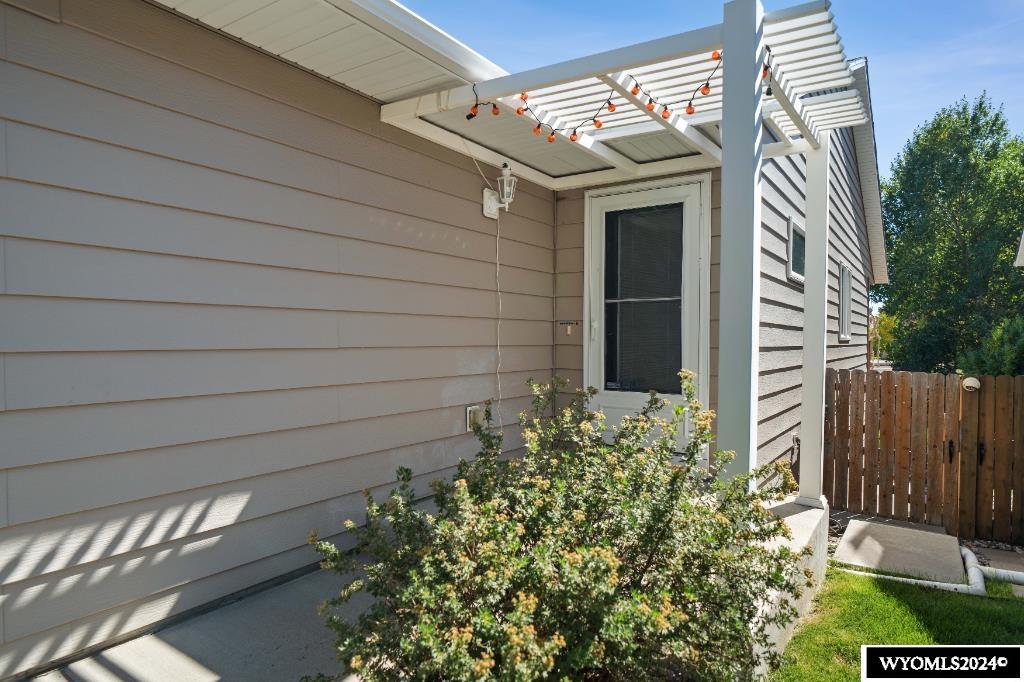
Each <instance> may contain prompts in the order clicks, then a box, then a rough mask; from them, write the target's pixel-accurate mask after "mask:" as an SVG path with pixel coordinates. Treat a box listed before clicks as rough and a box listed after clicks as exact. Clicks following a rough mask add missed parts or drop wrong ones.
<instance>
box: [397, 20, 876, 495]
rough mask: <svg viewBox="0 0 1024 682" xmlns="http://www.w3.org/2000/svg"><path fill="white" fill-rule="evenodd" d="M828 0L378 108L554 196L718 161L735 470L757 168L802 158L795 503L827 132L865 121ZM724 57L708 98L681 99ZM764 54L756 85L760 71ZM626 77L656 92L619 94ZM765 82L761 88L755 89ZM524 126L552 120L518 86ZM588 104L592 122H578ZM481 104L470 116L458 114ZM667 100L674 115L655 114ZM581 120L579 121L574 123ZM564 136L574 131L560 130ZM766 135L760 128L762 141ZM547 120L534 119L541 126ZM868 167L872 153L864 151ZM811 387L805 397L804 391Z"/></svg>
mask: <svg viewBox="0 0 1024 682" xmlns="http://www.w3.org/2000/svg"><path fill="white" fill-rule="evenodd" d="M829 7H830V4H829V2H828V0H817V1H815V2H810V3H806V4H802V5H797V6H794V7H790V8H788V9H784V10H780V11H776V12H770V13H767V14H766V13H765V12H764V10H763V7H762V6H761V3H760V2H759V1H758V0H732V1H731V2H728V3H727V4H726V5H725V7H724V11H723V21H722V23H720V24H717V25H714V26H708V27H705V28H701V29H697V30H693V31H688V32H686V33H680V34H677V35H672V36H668V37H665V38H660V39H657V40H652V41H648V42H644V43H639V44H636V45H632V46H629V47H624V48H619V49H615V50H609V51H607V52H601V53H598V54H594V55H590V56H587V57H582V58H579V59H573V60H569V61H566V62H562V63H558V64H552V65H550V66H544V67H541V68H537V69H531V70H528V71H524V72H521V73H515V74H509V75H504V76H500V77H497V78H492V79H490V80H485V81H482V82H479V83H475V84H467V85H460V86H456V87H450V88H447V89H444V90H440V91H437V92H430V93H428V94H423V95H419V96H416V97H411V98H407V99H402V100H399V101H395V102H391V103H388V104H384V105H383V107H382V109H381V120H382V121H384V122H386V123H389V124H391V125H394V126H397V127H399V128H403V129H405V130H407V131H410V132H412V133H415V134H416V135H419V136H422V137H425V138H428V139H430V140H433V141H435V142H437V143H440V144H442V145H445V146H447V147H450V148H452V149H455V150H457V151H459V152H462V153H467V154H469V155H471V156H473V157H475V158H477V159H478V160H480V161H484V162H487V163H489V164H492V165H494V166H500V165H501V164H502V163H506V162H507V163H510V164H511V165H512V166H513V168H514V171H515V173H516V175H518V176H520V177H524V178H527V179H529V180H531V181H533V182H535V183H537V184H539V185H541V186H544V187H547V188H550V189H553V190H565V189H571V188H581V187H592V186H595V185H600V184H605V183H612V182H623V181H628V180H631V179H641V178H649V177H654V176H664V175H668V174H679V173H685V172H690V171H697V170H705V169H710V168H715V167H721V169H722V214H721V221H722V238H721V290H720V307H721V313H722V314H721V315H720V317H721V322H720V346H719V353H720V357H721V358H727V359H728V361H723V362H721V363H720V369H719V422H718V430H719V444H720V445H721V447H723V448H727V449H731V450H735V451H736V452H737V453H738V457H737V459H736V460H734V463H733V466H734V467H736V469H737V470H750V469H751V468H753V467H754V466H755V464H756V456H757V397H758V396H757V384H758V349H759V306H760V299H759V284H760V281H759V279H760V252H761V183H760V176H761V164H762V162H763V161H764V160H765V159H770V158H773V157H778V156H784V155H788V154H805V155H806V156H807V215H806V224H807V234H806V249H807V266H806V268H807V271H806V274H805V283H804V297H805V321H804V325H805V326H804V375H803V376H804V387H805V391H804V402H803V408H802V424H803V426H802V432H801V444H802V445H801V449H802V456H801V459H800V467H801V468H800V498H801V500H802V501H803V502H804V503H806V504H809V505H815V506H818V505H821V452H822V447H821V441H822V420H823V411H824V398H823V395H824V389H823V386H824V372H825V329H826V327H825V325H826V317H825V315H826V302H827V299H826V293H827V291H826V286H827V282H826V275H827V262H828V258H827V248H828V220H829V212H828V203H829V202H828V192H829V182H828V173H829V161H828V158H829V135H828V133H827V131H829V130H831V129H835V128H841V127H851V126H860V125H863V124H867V123H869V108H868V107H867V102H866V97H867V93H866V91H865V90H863V89H862V88H861V87H859V86H858V85H859V84H858V83H857V82H856V79H855V77H854V74H853V72H852V70H851V67H850V64H849V62H848V61H847V58H846V55H845V54H844V51H843V47H842V43H841V42H840V39H839V35H838V33H837V31H836V26H835V23H834V19H833V15H832V13H831V11H830V9H829ZM716 50H717V51H720V52H721V54H722V58H723V61H722V63H721V66H720V68H719V69H718V70H717V72H716V73H715V75H714V77H713V78H712V79H711V80H710V82H709V84H710V87H711V92H710V94H709V95H707V96H702V95H697V96H696V97H694V99H693V103H694V106H695V107H696V111H695V112H694V113H693V114H692V115H687V114H685V113H684V110H685V107H686V103H687V102H688V101H689V100H690V97H691V94H692V93H693V92H694V90H695V89H696V88H698V87H699V86H700V85H701V84H702V83H704V82H706V81H707V79H708V77H709V74H711V73H712V71H713V70H714V68H715V66H716V62H715V61H714V60H713V59H712V52H713V51H716ZM769 63H770V74H769V78H768V79H763V78H762V68H763V66H764V65H765V64H769ZM634 83H639V84H640V85H641V86H642V87H643V88H644V90H646V91H647V92H648V93H650V94H651V95H652V96H653V97H654V98H656V99H657V101H658V103H659V106H658V107H657V108H655V109H654V110H653V111H649V110H648V109H647V107H646V106H645V104H646V103H647V101H646V99H647V98H646V96H641V97H637V96H634V95H633V94H632V93H631V87H632V85H633V84H634ZM769 85H770V90H771V95H770V96H769V95H768V94H767V91H768V86H769ZM522 92H527V93H529V98H528V101H529V103H530V105H531V107H532V108H533V111H534V112H535V114H536V116H537V120H539V121H540V122H542V123H543V124H545V126H550V127H552V128H555V129H556V140H555V141H554V142H553V143H547V142H546V140H545V139H544V137H538V136H536V135H534V131H533V128H534V127H535V126H536V125H537V120H535V119H534V118H532V117H530V116H528V115H525V116H519V115H516V111H515V110H516V108H517V107H518V106H520V104H521V100H520V99H519V94H520V93H522ZM608 101H610V102H612V103H613V104H614V105H615V111H614V113H609V112H608V111H607V110H604V111H603V112H602V113H601V116H600V118H601V121H602V123H603V125H602V126H601V127H600V128H599V129H598V128H595V127H594V126H593V124H592V123H589V122H585V121H587V120H588V119H589V117H590V116H591V115H592V114H593V113H594V112H595V111H596V110H599V109H600V108H601V105H602V103H605V102H608ZM477 102H481V103H482V102H493V103H495V104H497V106H498V107H499V111H500V115H499V116H492V115H491V114H490V113H489V111H488V110H487V109H486V108H481V110H480V114H479V115H478V116H477V117H476V118H474V119H473V120H467V119H466V112H467V111H468V109H469V107H471V106H472V105H473V104H474V103H477ZM662 105H667V106H668V107H669V109H670V112H671V115H670V116H668V117H667V118H664V117H662V115H661V106H662ZM581 121H584V122H585V123H584V124H583V125H581V126H579V125H578V124H579V123H580V122H581ZM573 130H575V131H576V134H577V140H576V141H570V139H569V138H568V135H569V134H570V132H572V131H573ZM765 130H767V131H769V137H766V134H765ZM546 133H547V127H545V135H546ZM872 162H873V160H872ZM809 387H815V388H816V390H807V389H808V388H809Z"/></svg>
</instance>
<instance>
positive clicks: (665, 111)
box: [661, 107, 672, 120]
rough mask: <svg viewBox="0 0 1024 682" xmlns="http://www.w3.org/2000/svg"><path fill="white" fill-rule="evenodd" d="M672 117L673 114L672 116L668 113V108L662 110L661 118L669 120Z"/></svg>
mask: <svg viewBox="0 0 1024 682" xmlns="http://www.w3.org/2000/svg"><path fill="white" fill-rule="evenodd" d="M671 115H672V114H670V113H669V111H668V107H665V108H664V109H662V110H661V117H662V118H664V119H666V120H667V119H668V117H669V116H671Z"/></svg>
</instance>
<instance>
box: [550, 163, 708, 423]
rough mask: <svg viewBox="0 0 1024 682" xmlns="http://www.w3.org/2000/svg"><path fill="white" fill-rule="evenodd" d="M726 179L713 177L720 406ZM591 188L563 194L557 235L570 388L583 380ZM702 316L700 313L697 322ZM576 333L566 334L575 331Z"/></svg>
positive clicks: (560, 336)
mask: <svg viewBox="0 0 1024 682" xmlns="http://www.w3.org/2000/svg"><path fill="white" fill-rule="evenodd" d="M721 180H722V176H721V171H720V169H717V168H716V169H714V170H713V171H712V173H711V271H710V274H711V294H710V299H711V311H710V313H711V314H710V324H711V329H710V330H709V346H710V357H709V372H710V374H711V376H710V378H709V383H710V386H709V391H708V395H709V402H710V404H711V408H712V409H715V408H716V406H717V404H718V320H719V316H718V291H719V288H718V281H719V265H720V263H721V207H722V182H721ZM585 206H586V199H585V190H582V189H578V190H570V191H563V192H559V193H558V201H557V210H556V218H555V224H556V227H555V229H556V235H555V328H554V334H555V363H554V367H555V373H556V374H558V375H560V376H562V377H565V378H566V379H568V380H569V382H570V385H569V386H570V389H573V388H575V387H578V386H581V385H582V382H583V339H584V336H585V334H584V331H585V330H584V329H583V327H582V324H580V325H579V326H573V325H571V324H570V323H572V322H582V320H583V292H584V287H585V286H586V281H585V279H584V257H583V242H584V211H585ZM697 319H698V318H697V316H696V313H695V314H694V320H695V321H696V320H697ZM570 326H571V329H572V334H567V333H566V328H567V327H570Z"/></svg>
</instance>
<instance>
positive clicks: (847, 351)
mask: <svg viewBox="0 0 1024 682" xmlns="http://www.w3.org/2000/svg"><path fill="white" fill-rule="evenodd" d="M831 156H832V159H831V172H830V179H831V202H830V209H831V214H830V217H829V221H830V224H831V227H830V230H829V232H830V235H829V236H830V239H829V244H828V254H829V264H828V354H827V357H828V365H829V367H836V368H840V369H863V368H865V367H867V362H868V311H869V308H868V289H869V288H870V286H871V283H872V281H873V279H872V274H871V260H870V255H869V254H870V252H869V250H868V233H867V223H866V222H865V220H864V203H863V201H862V199H861V191H860V176H859V174H858V172H857V154H856V150H855V148H854V146H853V132H852V131H850V130H849V129H842V130H837V131H835V132H833V134H832V155H831ZM840 263H845V264H846V265H847V266H848V267H849V268H850V270H851V271H852V279H851V292H852V293H851V296H850V298H851V306H850V332H851V334H850V340H849V341H840V340H839V267H840Z"/></svg>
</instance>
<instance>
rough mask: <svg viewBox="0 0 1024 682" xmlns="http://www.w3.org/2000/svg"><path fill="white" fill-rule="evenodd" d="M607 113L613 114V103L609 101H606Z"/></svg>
mask: <svg viewBox="0 0 1024 682" xmlns="http://www.w3.org/2000/svg"><path fill="white" fill-rule="evenodd" d="M608 113H609V114H614V113H615V105H614V104H613V103H611V102H608Z"/></svg>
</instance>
